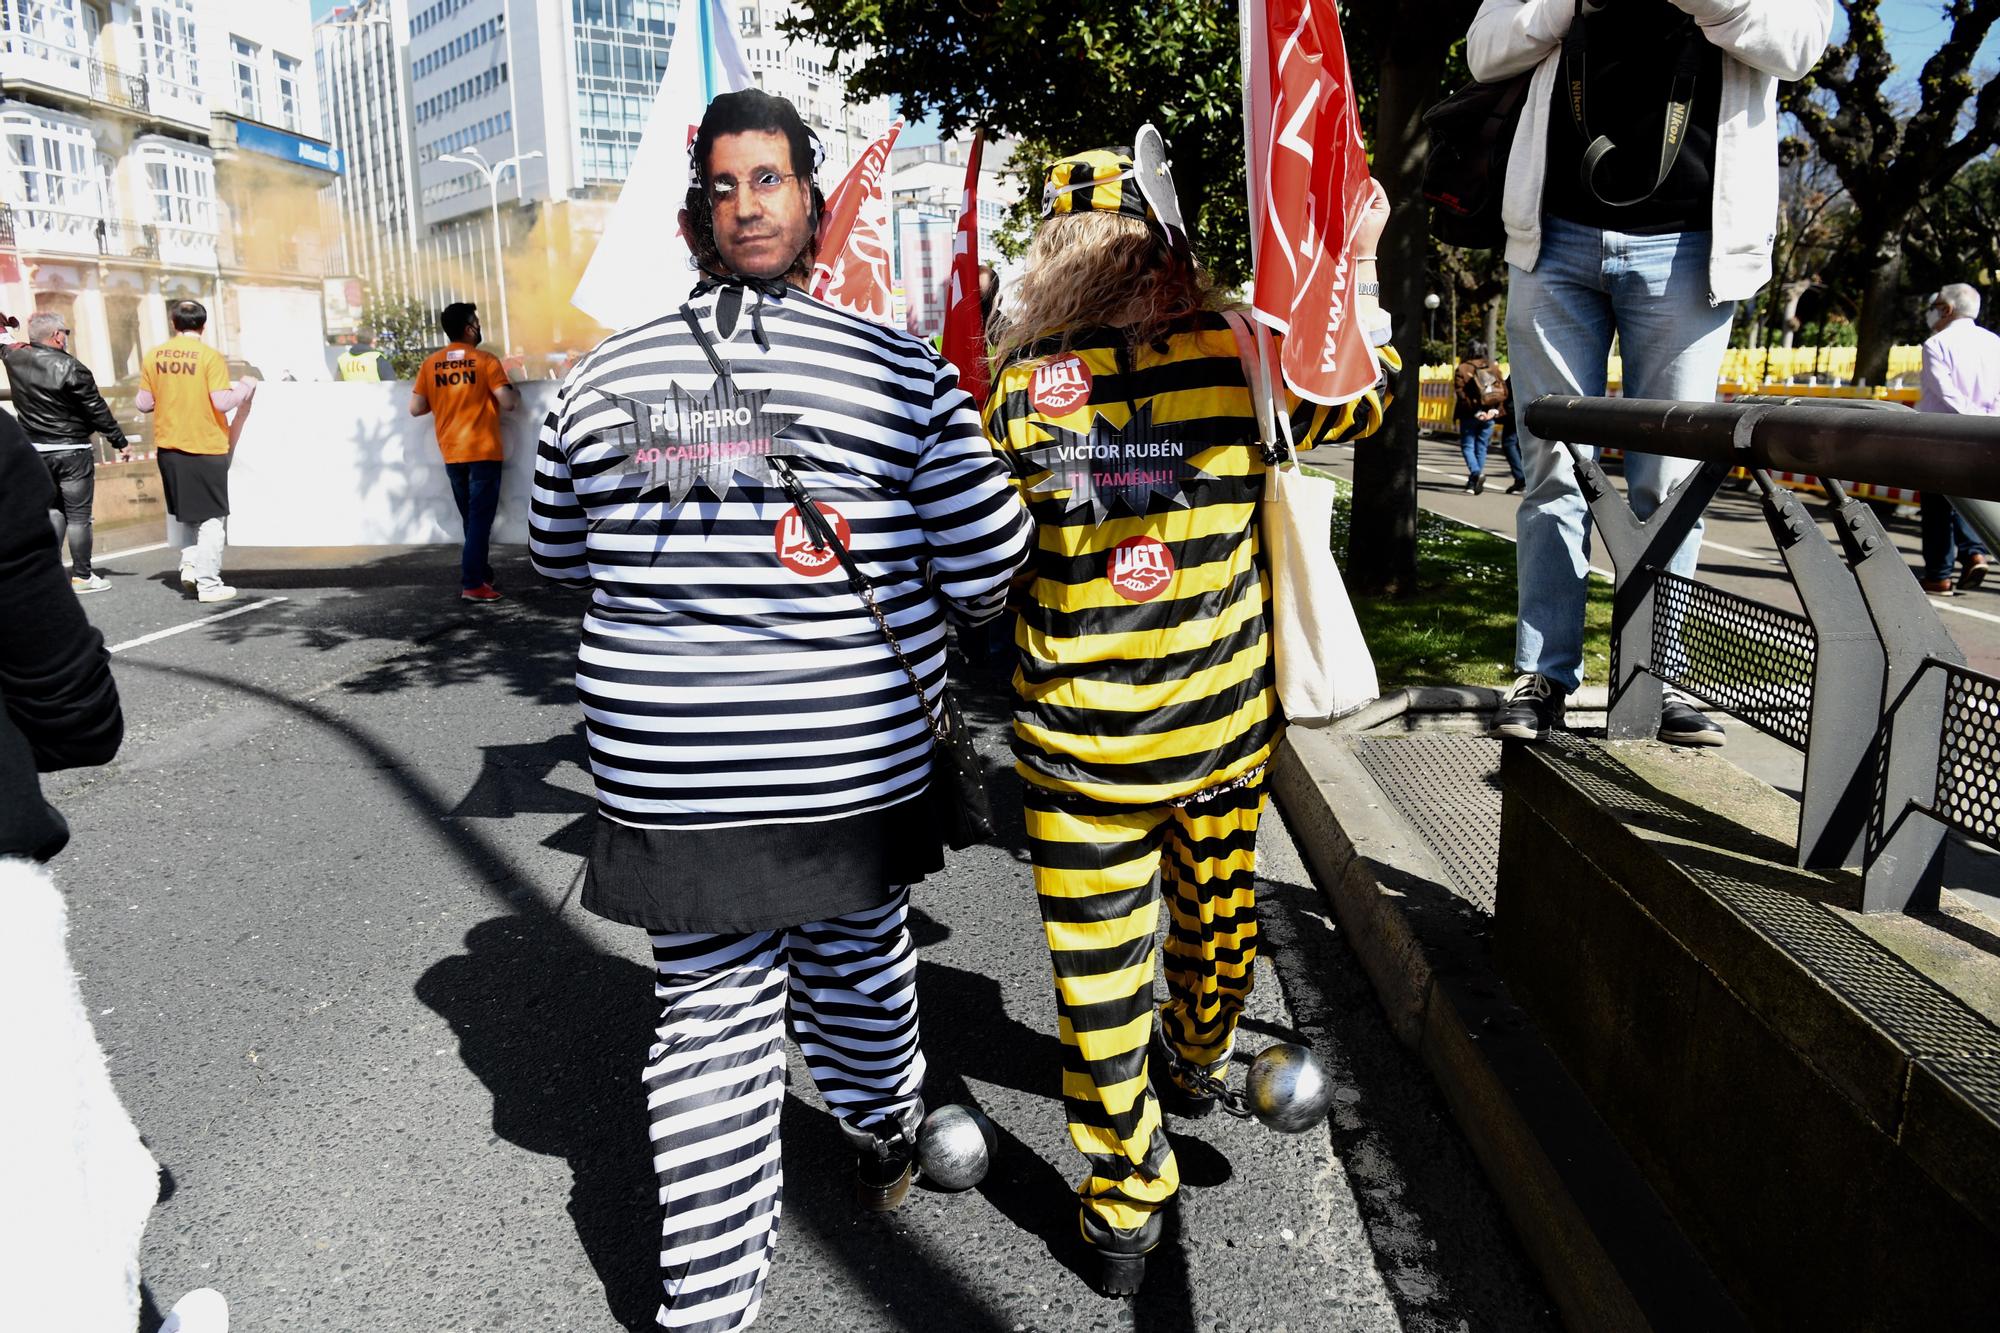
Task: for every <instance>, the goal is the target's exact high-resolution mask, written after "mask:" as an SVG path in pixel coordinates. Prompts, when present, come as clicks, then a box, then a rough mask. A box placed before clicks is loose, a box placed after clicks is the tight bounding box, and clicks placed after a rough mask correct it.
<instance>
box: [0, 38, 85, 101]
mask: <svg viewBox="0 0 2000 1333" xmlns="http://www.w3.org/2000/svg"><path fill="white" fill-rule="evenodd" d="M87 64H88V62H87V61H86V59H85V58H84V55H83V52H81V51H80V50H78V49H77V48H76V47H74V46H69V45H66V44H64V43H61V42H45V41H43V40H42V39H41V38H39V37H30V36H28V35H27V34H25V33H22V32H19V31H14V30H8V31H0V80H4V81H5V82H7V83H14V82H17V81H18V82H21V83H32V84H36V85H38V86H40V87H44V88H49V89H52V90H54V91H56V92H63V93H68V94H70V95H71V96H73V97H77V98H82V99H88V98H89V96H90V72H89V70H88V69H87V68H86V65H87Z"/></svg>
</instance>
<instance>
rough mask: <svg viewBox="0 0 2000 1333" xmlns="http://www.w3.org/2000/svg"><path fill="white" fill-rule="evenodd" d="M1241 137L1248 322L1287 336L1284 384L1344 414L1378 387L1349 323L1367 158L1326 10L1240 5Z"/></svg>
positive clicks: (1254, 0)
mask: <svg viewBox="0 0 2000 1333" xmlns="http://www.w3.org/2000/svg"><path fill="white" fill-rule="evenodd" d="M1238 12H1239V13H1240V15H1241V19H1242V29H1243V132H1244V138H1245V147H1246V149H1247V152H1248V156H1249V160H1248V172H1247V175H1248V177H1249V182H1250V237H1251V249H1250V253H1251V260H1252V263H1253V265H1254V267H1255V269H1256V278H1255V282H1254V283H1253V285H1252V288H1251V293H1252V295H1251V312H1252V313H1253V314H1254V315H1255V316H1256V317H1257V318H1258V319H1260V320H1262V321H1263V322H1264V323H1266V324H1268V325H1270V326H1271V327H1272V328H1274V329H1277V330H1278V331H1279V332H1281V333H1283V334H1284V335H1285V340H1284V351H1283V353H1282V355H1281V356H1280V358H1279V360H1280V364H1281V366H1282V368H1283V370H1284V375H1285V383H1286V384H1287V385H1289V386H1290V387H1291V390H1292V392H1294V393H1296V394H1298V395H1299V396H1300V397H1302V398H1310V399H1312V400H1313V401H1314V402H1320V403H1345V402H1348V401H1350V400H1352V399H1355V398H1359V397H1360V396H1361V395H1362V394H1364V393H1366V392H1367V391H1368V388H1369V386H1370V385H1372V384H1374V383H1375V376H1376V362H1375V349H1374V348H1373V347H1372V346H1371V345H1370V344H1369V342H1368V333H1367V330H1365V329H1363V328H1362V327H1361V326H1360V324H1359V323H1358V322H1357V321H1356V320H1355V319H1354V317H1353V310H1354V297H1355V294H1356V293H1355V290H1354V286H1355V281H1356V278H1355V272H1354V255H1353V252H1352V242H1353V235H1354V227H1355V223H1356V221H1357V220H1358V219H1359V218H1360V216H1361V212H1362V208H1363V206H1364V205H1365V204H1366V202H1367V200H1368V196H1369V184H1368V156H1367V150H1366V148H1365V147H1364V146H1363V144H1362V142H1361V120H1360V116H1359V112H1358V109H1357V107H1356V105H1355V97H1354V85H1353V83H1352V81H1351V80H1350V79H1349V78H1348V73H1347V44H1346V42H1345V40H1344V39H1343V38H1342V37H1341V33H1340V18H1339V16H1338V15H1337V14H1335V12H1334V4H1333V0H1243V3H1242V6H1241V8H1240V10H1239V11H1238Z"/></svg>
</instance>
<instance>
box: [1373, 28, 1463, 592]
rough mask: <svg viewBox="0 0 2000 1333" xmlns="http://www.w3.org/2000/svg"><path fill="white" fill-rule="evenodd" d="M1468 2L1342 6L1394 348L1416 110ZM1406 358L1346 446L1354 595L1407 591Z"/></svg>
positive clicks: (1413, 499) (1412, 196)
mask: <svg viewBox="0 0 2000 1333" xmlns="http://www.w3.org/2000/svg"><path fill="white" fill-rule="evenodd" d="M1478 8H1479V5H1478V2H1477V0H1406V2H1405V3H1392V0H1349V3H1348V4H1347V5H1346V6H1345V7H1344V8H1343V10H1342V19H1343V21H1344V22H1345V23H1346V25H1347V48H1348V59H1349V63H1350V64H1351V65H1352V66H1353V68H1354V69H1355V71H1356V73H1357V78H1360V79H1366V78H1367V76H1368V73H1369V72H1372V73H1373V75H1374V80H1373V86H1372V87H1369V86H1366V85H1364V86H1363V87H1362V88H1361V90H1360V91H1361V94H1362V105H1363V107H1364V108H1366V109H1367V111H1368V114H1369V119H1370V121H1371V123H1372V127H1373V134H1372V136H1371V143H1370V147H1371V149H1372V150H1373V156H1372V165H1373V168H1374V173H1375V178H1376V179H1377V180H1379V181H1381V182H1382V188H1383V189H1385V190H1387V191H1388V192H1389V205H1390V209H1389V227H1388V230H1386V231H1385V232H1383V234H1382V244H1381V248H1380V254H1381V260H1380V262H1379V264H1378V265H1377V268H1378V269H1379V270H1380V272H1381V275H1382V306H1383V308H1384V309H1385V310H1387V311H1388V312H1389V315H1390V318H1391V319H1392V320H1393V321H1394V328H1395V339H1396V345H1397V346H1398V347H1407V348H1411V349H1415V348H1418V347H1421V346H1422V345H1423V330H1424V288H1425V286H1426V285H1427V279H1426V271H1427V267H1428V265H1427V263H1426V261H1427V260H1429V259H1430V257H1431V248H1432V247H1431V220H1430V210H1429V208H1428V207H1427V206H1426V205H1425V204H1424V192H1423V181H1424V159H1425V157H1426V156H1427V155H1428V153H1429V151H1430V137H1429V135H1428V134H1427V133H1426V132H1425V130H1424V123H1423V118H1424V112H1426V111H1428V110H1429V109H1430V108H1431V106H1432V104H1433V103H1435V102H1437V101H1438V100H1439V99H1440V98H1442V97H1443V96H1444V95H1445V94H1446V93H1447V92H1448V91H1449V90H1450V88H1451V87H1453V86H1456V84H1457V83H1459V82H1461V81H1463V79H1464V78H1465V77H1466V75H1465V62H1464V56H1463V42H1464V39H1465V31H1466V29H1467V28H1469V27H1470V26H1471V25H1472V16H1473V14H1474V13H1475V12H1476V11H1477V10H1478ZM1416 362H1417V358H1416V357H1414V356H1412V357H1411V358H1410V369H1409V373H1408V374H1407V375H1406V376H1405V379H1404V382H1403V384H1402V386H1401V392H1400V393H1398V395H1397V397H1396V402H1395V405H1394V406H1393V407H1392V408H1391V409H1390V411H1389V416H1388V419H1387V420H1386V421H1384V422H1383V423H1382V429H1381V431H1380V432H1378V433H1377V435H1376V437H1375V438H1374V439H1371V440H1369V441H1367V442H1366V443H1364V444H1362V445H1361V446H1360V447H1358V448H1357V449H1356V450H1355V455H1354V499H1355V504H1354V519H1353V522H1352V524H1351V525H1350V526H1349V529H1348V541H1347V564H1346V574H1347V579H1348V583H1349V585H1350V586H1351V587H1353V588H1354V590H1355V591H1357V592H1362V593H1402V594H1413V593H1415V592H1416V590H1417V383H1416Z"/></svg>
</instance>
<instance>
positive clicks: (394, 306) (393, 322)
mask: <svg viewBox="0 0 2000 1333" xmlns="http://www.w3.org/2000/svg"><path fill="white" fill-rule="evenodd" d="M361 327H362V329H363V330H364V331H365V332H368V333H371V334H373V335H374V338H375V345H376V346H377V347H379V348H381V349H382V353H383V355H385V356H387V357H388V358H389V364H390V365H392V366H394V367H395V368H396V378H397V379H399V380H406V379H410V378H412V377H413V376H414V375H415V374H416V373H417V367H418V366H420V365H422V364H423V363H424V357H425V356H426V355H427V354H428V353H429V351H430V349H431V348H432V347H433V346H435V345H436V344H437V342H438V339H439V338H440V337H441V336H442V335H441V334H440V333H439V332H438V326H437V315H436V314H435V313H434V312H433V311H432V310H431V309H430V308H429V307H428V306H425V305H424V304H422V303H421V302H419V301H417V300H415V299H413V298H411V297H407V296H403V297H396V296H374V297H370V298H369V300H368V304H367V305H365V306H363V307H362V310H361Z"/></svg>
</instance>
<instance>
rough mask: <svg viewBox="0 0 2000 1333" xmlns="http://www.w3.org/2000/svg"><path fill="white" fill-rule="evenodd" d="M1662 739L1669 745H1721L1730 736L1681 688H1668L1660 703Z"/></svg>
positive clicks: (1660, 733) (1660, 734)
mask: <svg viewBox="0 0 2000 1333" xmlns="http://www.w3.org/2000/svg"><path fill="white" fill-rule="evenodd" d="M1659 736H1660V739H1661V740H1663V741H1665V742H1666V743H1667V744H1669V745H1720V744H1722V743H1723V742H1724V741H1725V740H1727V739H1728V737H1726V736H1724V735H1723V734H1722V728H1721V727H1719V726H1717V725H1716V724H1715V723H1714V722H1713V721H1711V720H1710V719H1709V717H1708V715H1707V714H1706V713H1703V712H1702V711H1701V710H1700V709H1698V708H1696V707H1695V706H1694V705H1693V704H1692V703H1690V702H1688V697H1687V696H1686V695H1685V694H1682V693H1681V692H1680V691H1679V690H1668V691H1667V698H1666V702H1665V703H1663V704H1661V705H1660V732H1659Z"/></svg>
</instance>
